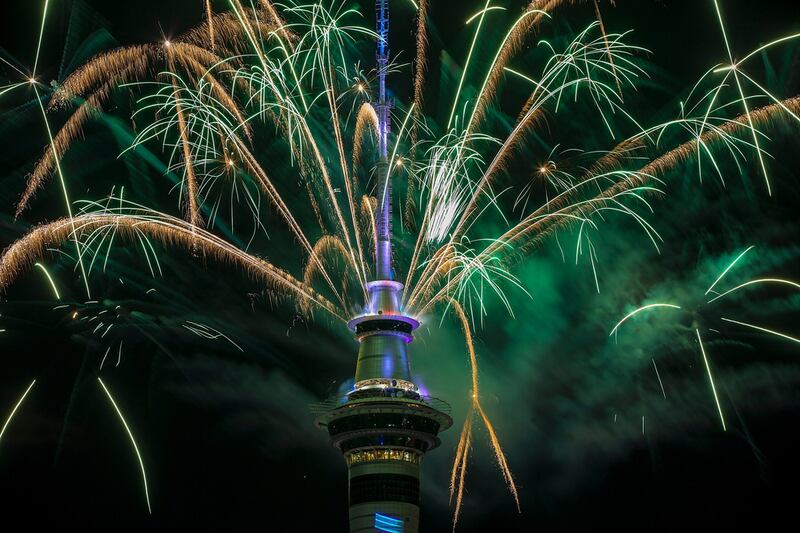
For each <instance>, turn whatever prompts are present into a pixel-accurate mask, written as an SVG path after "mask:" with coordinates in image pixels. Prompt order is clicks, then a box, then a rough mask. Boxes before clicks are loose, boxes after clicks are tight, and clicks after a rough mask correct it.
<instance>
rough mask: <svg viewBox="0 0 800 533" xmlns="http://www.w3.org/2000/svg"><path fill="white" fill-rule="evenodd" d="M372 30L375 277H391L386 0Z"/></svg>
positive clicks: (378, 2)
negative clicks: (375, 119) (374, 46)
mask: <svg viewBox="0 0 800 533" xmlns="http://www.w3.org/2000/svg"><path fill="white" fill-rule="evenodd" d="M375 30H376V33H377V34H378V41H377V50H376V54H375V57H376V59H377V63H378V65H377V67H378V103H377V105H376V108H375V111H376V113H377V115H378V151H379V156H380V157H379V163H378V167H377V169H376V172H377V173H378V174H377V180H376V184H377V188H376V197H377V198H378V206H377V212H376V217H375V223H376V225H377V228H376V236H377V239H376V240H375V279H377V280H392V279H393V270H392V180H391V170H392V169H391V168H390V167H389V159H388V158H389V133H390V132H391V127H392V125H391V102H390V101H389V99H388V98H387V94H386V75H387V72H388V70H389V0H375Z"/></svg>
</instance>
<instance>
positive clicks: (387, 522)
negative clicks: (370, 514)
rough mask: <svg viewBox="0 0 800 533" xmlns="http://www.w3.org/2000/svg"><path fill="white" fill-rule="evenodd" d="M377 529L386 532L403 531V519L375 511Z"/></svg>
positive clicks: (401, 532) (400, 532)
mask: <svg viewBox="0 0 800 533" xmlns="http://www.w3.org/2000/svg"><path fill="white" fill-rule="evenodd" d="M375 529H377V530H378V531H385V532H386V533H403V530H404V528H403V521H402V520H400V519H399V518H393V517H391V516H387V515H385V514H381V513H375Z"/></svg>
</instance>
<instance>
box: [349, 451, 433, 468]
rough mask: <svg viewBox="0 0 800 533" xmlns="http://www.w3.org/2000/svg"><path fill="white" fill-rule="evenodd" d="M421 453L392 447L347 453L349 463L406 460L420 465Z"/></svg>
mask: <svg viewBox="0 0 800 533" xmlns="http://www.w3.org/2000/svg"><path fill="white" fill-rule="evenodd" d="M421 457H422V456H421V455H420V454H418V453H414V452H412V451H408V450H395V449H391V448H378V449H373V450H360V451H357V452H353V453H351V454H348V455H347V465H348V466H351V465H355V464H359V463H368V462H371V461H405V462H407V463H412V464H415V465H418V464H419V463H420V459H421Z"/></svg>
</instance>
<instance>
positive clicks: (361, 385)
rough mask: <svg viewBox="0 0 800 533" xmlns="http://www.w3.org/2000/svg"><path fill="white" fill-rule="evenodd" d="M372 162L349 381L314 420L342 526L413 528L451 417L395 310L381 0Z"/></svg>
mask: <svg viewBox="0 0 800 533" xmlns="http://www.w3.org/2000/svg"><path fill="white" fill-rule="evenodd" d="M375 19H376V23H375V26H376V32H377V34H378V36H379V37H378V41H377V53H376V59H377V68H378V84H379V87H378V91H379V99H378V102H377V104H375V110H376V112H377V115H378V125H379V126H378V132H379V135H378V149H379V156H380V157H379V162H378V165H377V169H376V177H377V179H376V180H375V181H376V188H375V196H376V198H377V199H378V203H377V208H376V213H375V215H376V216H375V220H376V224H377V228H376V229H377V231H376V235H377V239H376V242H375V280H374V281H372V282H370V283H369V284H368V285H367V290H368V294H369V302H366V304H367V305H366V308H365V310H364V313H363V314H362V315H361V316H359V317H357V318H355V319H353V320H351V321H350V323H349V324H348V325H349V327H350V329H351V330H353V332H354V333H355V337H356V339H357V340H358V342H359V350H358V363H357V365H356V375H355V385H354V387H353V390H352V391H350V392H348V393H347V394H346V395H345V396H344V397H341V398H338V397H337V398H333V399H329V400H328V401H326V402H324V403H322V404H319V406H318V414H319V416H318V418H317V425H318V426H319V427H321V428H326V429H327V430H328V434H329V435H330V437H331V444H332V445H333V446H335V447H336V448H338V449H339V450H340V451H341V452H342V454H343V455H344V459H345V461H346V463H347V469H348V479H349V489H348V500H349V505H350V531H351V533H355V532H370V531H380V532H388V533H416V532H417V531H419V509H420V467H421V464H422V458H423V456H424V455H425V453H426V452H428V451H429V450H432V449H433V448H435V447H436V446H438V445H439V439H438V437H437V434H438V433H439V431H442V430H445V429H447V428H449V427H450V426H451V425H452V423H453V420H452V419H451V418H450V416H449V414H448V413H449V410H450V408H449V406H448V405H447V404H446V403H445V402H442V401H441V400H437V399H435V398H430V397H427V396H424V395H422V394H421V393H420V392H419V389H418V387H417V385H416V384H415V383H414V381H413V379H412V375H411V365H410V361H409V357H408V345H409V344H410V343H411V341H412V340H413V332H414V330H415V329H417V328H418V327H419V322H417V321H416V320H415V319H413V318H411V317H410V316H407V315H405V314H404V313H403V309H402V307H401V302H402V292H403V284H402V283H398V282H397V281H395V280H394V272H393V269H392V202H391V200H392V183H391V171H392V168H391V167H390V164H389V161H388V145H389V138H390V132H391V101H390V100H389V98H388V97H387V94H386V73H387V70H388V64H389V0H375Z"/></svg>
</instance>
